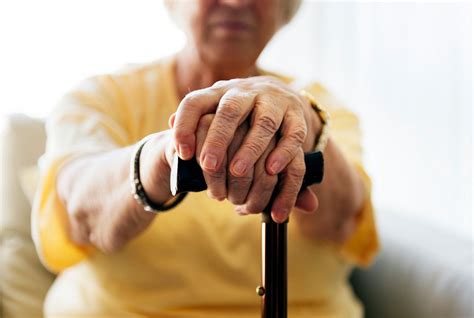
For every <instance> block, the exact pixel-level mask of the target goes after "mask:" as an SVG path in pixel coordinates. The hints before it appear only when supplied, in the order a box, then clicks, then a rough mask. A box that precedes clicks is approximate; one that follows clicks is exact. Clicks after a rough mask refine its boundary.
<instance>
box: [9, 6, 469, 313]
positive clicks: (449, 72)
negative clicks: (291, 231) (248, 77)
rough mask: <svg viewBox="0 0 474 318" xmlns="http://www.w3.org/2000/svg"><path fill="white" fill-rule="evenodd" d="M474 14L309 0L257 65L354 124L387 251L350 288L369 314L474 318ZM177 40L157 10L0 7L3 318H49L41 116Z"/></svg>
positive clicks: (461, 9) (463, 9) (169, 49)
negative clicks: (39, 249)
mask: <svg viewBox="0 0 474 318" xmlns="http://www.w3.org/2000/svg"><path fill="white" fill-rule="evenodd" d="M183 1H194V0H183ZM472 10H473V7H472V4H471V2H456V1H449V2H448V1H446V2H427V1H421V2H420V1H417V2H316V1H304V2H303V4H302V7H301V9H300V11H299V13H298V14H297V16H296V17H295V19H294V20H293V21H292V23H291V24H290V25H288V26H287V27H286V28H284V29H283V30H281V32H280V33H279V34H277V36H276V37H275V38H274V40H273V41H272V43H270V45H269V46H268V47H267V49H266V51H264V53H263V55H262V56H261V59H260V64H261V66H262V67H263V68H266V69H268V70H273V71H278V72H283V73H287V74H289V75H293V76H295V77H298V78H301V79H303V80H315V81H319V82H320V83H322V84H323V85H324V86H326V87H327V88H328V89H329V90H330V91H331V92H332V93H333V94H334V95H335V96H337V97H338V98H339V99H340V100H341V101H342V102H343V103H344V104H345V105H346V106H347V107H349V108H350V109H352V110H353V111H355V112H356V113H357V114H358V115H359V117H360V118H361V124H362V127H363V133H364V146H365V164H366V167H367V170H368V171H369V173H370V175H371V176H372V179H373V184H374V187H373V200H374V203H375V207H376V213H377V215H376V217H377V223H378V227H379V232H380V239H381V242H382V247H383V249H382V251H381V253H380V254H379V256H378V258H377V261H376V262H375V264H374V265H373V266H372V267H371V268H370V269H369V270H365V271H363V270H356V271H355V272H354V273H353V275H352V278H351V282H352V284H353V287H354V290H355V292H356V294H357V295H358V296H359V298H360V299H361V301H362V303H363V304H364V307H365V310H366V317H367V318H375V317H388V318H390V317H396V318H399V317H417V318H419V317H429V318H433V317H435V318H436V317H443V318H448V317H449V318H453V317H454V318H458V317H463V318H464V317H474V308H473V302H472V299H474V286H473V285H474V272H473V254H474V248H473V239H474V234H473V229H474V227H473V210H472V197H473V195H472V194H473V192H472V190H473V189H472V166H473V160H472V156H473V147H472V135H473V134H472V122H473V115H472V92H473V86H472V57H473V56H472V13H473V12H472ZM183 44H184V36H183V35H182V34H181V33H180V31H179V30H178V29H177V28H176V27H175V26H174V25H173V23H172V22H171V20H170V18H169V17H168V15H167V13H166V10H165V9H164V6H163V2H162V0H68V1H64V0H41V1H35V0H10V1H8V0H6V1H0V175H1V178H0V203H1V206H0V207H1V210H0V317H4V318H16V317H22V318H23V317H40V316H41V310H42V304H43V299H44V297H45V295H46V293H47V290H48V288H49V287H50V286H51V284H52V282H53V281H54V279H55V277H54V275H52V274H51V273H48V272H47V271H46V270H45V269H44V268H43V266H42V265H41V264H40V261H39V259H38V256H37V255H36V252H35V248H34V245H33V242H32V240H31V233H30V211H31V205H30V202H31V194H32V193H34V189H35V180H36V179H35V173H36V174H37V169H36V167H35V166H36V161H37V158H38V156H39V155H41V153H42V152H43V151H44V138H45V136H44V118H45V117H46V116H47V114H48V113H49V112H50V111H51V109H52V108H53V107H54V106H55V104H56V102H57V101H58V100H59V98H60V97H61V96H62V95H63V94H64V93H65V92H67V91H68V90H70V89H71V88H72V87H73V86H75V85H76V84H78V83H79V82H80V81H81V80H82V79H84V78H86V77H88V76H91V75H94V74H98V73H104V72H113V71H115V70H117V69H119V68H121V67H123V66H124V65H125V64H129V63H132V64H135V63H146V62H149V61H152V60H155V59H158V58H160V57H163V56H166V55H171V54H173V53H174V52H176V51H177V50H179V49H180V48H181V47H182V46H183ZM29 194H30V195H29ZM289 239H291V238H289ZM32 282H34V283H32Z"/></svg>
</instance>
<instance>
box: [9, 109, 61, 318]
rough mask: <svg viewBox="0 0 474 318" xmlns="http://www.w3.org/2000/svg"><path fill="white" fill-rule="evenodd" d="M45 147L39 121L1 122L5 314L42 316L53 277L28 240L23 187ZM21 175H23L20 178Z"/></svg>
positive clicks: (12, 118) (32, 181)
mask: <svg viewBox="0 0 474 318" xmlns="http://www.w3.org/2000/svg"><path fill="white" fill-rule="evenodd" d="M44 147H45V130H44V125H43V122H42V121H41V120H38V119H32V118H29V117H27V116H24V115H9V116H7V117H4V118H2V119H1V120H0V175H1V176H2V177H1V178H0V202H1V206H0V272H1V275H0V293H1V295H0V299H1V300H2V301H1V307H2V308H1V310H2V311H1V312H2V313H3V316H2V317H4V318H10V317H11V318H13V317H21V318H23V317H41V316H42V308H43V301H44V297H45V294H46V292H47V290H48V289H49V286H50V285H51V284H52V282H53V280H54V275H52V274H50V273H49V272H48V271H46V269H44V267H43V266H42V265H41V263H40V261H39V259H38V256H37V254H36V250H35V247H34V244H33V241H32V239H31V231H30V215H31V204H30V202H29V201H28V199H27V197H26V195H25V193H24V191H23V189H22V186H21V179H23V183H24V184H23V187H25V188H28V189H29V190H28V192H29V193H30V194H31V193H32V192H33V191H34V190H33V189H34V188H35V180H36V174H37V170H36V169H35V168H34V166H35V165H36V162H37V160H38V157H39V156H40V155H41V154H42V153H43V151H44ZM21 175H22V176H21Z"/></svg>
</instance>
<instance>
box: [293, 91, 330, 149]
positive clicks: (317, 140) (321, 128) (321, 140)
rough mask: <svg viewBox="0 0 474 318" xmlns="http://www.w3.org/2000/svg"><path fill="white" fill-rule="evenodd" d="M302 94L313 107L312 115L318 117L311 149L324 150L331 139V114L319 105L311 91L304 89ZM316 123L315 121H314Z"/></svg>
mask: <svg viewBox="0 0 474 318" xmlns="http://www.w3.org/2000/svg"><path fill="white" fill-rule="evenodd" d="M300 94H301V96H302V98H303V99H304V100H306V101H307V102H308V103H309V105H310V107H311V109H312V117H313V118H317V119H316V124H315V125H316V127H317V128H316V129H315V130H316V131H317V132H316V133H315V135H310V136H312V137H313V136H314V139H312V140H313V146H312V147H311V149H310V150H311V151H321V152H324V149H325V148H326V145H327V143H328V141H329V122H330V116H329V113H328V112H326V111H325V110H324V109H323V108H321V106H320V105H319V103H318V101H317V100H316V99H315V98H314V96H313V95H311V94H310V93H308V92H306V91H304V90H302V91H300ZM313 123H314V122H313Z"/></svg>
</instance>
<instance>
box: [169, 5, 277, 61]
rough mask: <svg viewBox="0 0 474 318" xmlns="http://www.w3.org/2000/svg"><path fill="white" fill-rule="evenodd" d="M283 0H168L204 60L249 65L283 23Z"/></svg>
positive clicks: (189, 39)
mask: <svg viewBox="0 0 474 318" xmlns="http://www.w3.org/2000/svg"><path fill="white" fill-rule="evenodd" d="M282 1H284V0H167V4H168V6H169V7H170V9H171V13H172V15H173V17H174V18H175V20H176V21H177V23H178V25H179V26H180V27H181V28H182V29H183V31H184V32H185V33H186V35H187V38H188V45H189V46H190V47H191V48H192V49H193V50H195V51H196V53H198V54H199V57H200V59H201V60H203V61H204V62H205V63H207V64H209V65H212V66H215V67H231V68H235V67H250V66H252V65H253V64H255V62H256V60H257V58H258V56H259V55H260V53H261V52H262V50H263V49H264V48H265V45H266V44H267V43H268V42H269V41H270V39H271V38H272V36H273V35H274V34H275V32H276V31H277V30H278V29H279V28H280V26H281V25H282V24H283V10H282Z"/></svg>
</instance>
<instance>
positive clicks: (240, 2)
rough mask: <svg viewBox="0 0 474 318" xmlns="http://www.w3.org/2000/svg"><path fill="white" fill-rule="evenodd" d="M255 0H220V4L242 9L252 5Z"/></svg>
mask: <svg viewBox="0 0 474 318" xmlns="http://www.w3.org/2000/svg"><path fill="white" fill-rule="evenodd" d="M252 2H255V0H219V3H220V4H222V5H226V6H229V7H232V8H236V9H238V8H242V7H246V6H248V5H250V4H251V3H252Z"/></svg>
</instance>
